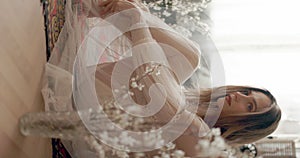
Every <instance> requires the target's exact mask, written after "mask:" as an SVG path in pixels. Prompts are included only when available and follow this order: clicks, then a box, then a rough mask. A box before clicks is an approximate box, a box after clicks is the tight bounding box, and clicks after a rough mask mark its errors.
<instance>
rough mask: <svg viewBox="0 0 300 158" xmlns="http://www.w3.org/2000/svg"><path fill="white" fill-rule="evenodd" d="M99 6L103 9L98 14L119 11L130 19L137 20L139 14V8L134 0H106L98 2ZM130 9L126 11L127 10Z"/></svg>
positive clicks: (104, 14) (102, 14) (103, 14)
mask: <svg viewBox="0 0 300 158" xmlns="http://www.w3.org/2000/svg"><path fill="white" fill-rule="evenodd" d="M99 6H100V7H102V8H103V9H102V10H101V12H100V16H104V17H105V16H107V15H109V14H113V13H121V14H122V15H124V16H126V17H127V18H129V19H131V20H135V21H137V20H139V19H140V15H141V8H140V7H139V6H138V4H136V3H135V2H134V1H132V2H131V1H128V0H107V1H103V2H100V4H99ZM129 9H131V10H130V11H126V10H129Z"/></svg>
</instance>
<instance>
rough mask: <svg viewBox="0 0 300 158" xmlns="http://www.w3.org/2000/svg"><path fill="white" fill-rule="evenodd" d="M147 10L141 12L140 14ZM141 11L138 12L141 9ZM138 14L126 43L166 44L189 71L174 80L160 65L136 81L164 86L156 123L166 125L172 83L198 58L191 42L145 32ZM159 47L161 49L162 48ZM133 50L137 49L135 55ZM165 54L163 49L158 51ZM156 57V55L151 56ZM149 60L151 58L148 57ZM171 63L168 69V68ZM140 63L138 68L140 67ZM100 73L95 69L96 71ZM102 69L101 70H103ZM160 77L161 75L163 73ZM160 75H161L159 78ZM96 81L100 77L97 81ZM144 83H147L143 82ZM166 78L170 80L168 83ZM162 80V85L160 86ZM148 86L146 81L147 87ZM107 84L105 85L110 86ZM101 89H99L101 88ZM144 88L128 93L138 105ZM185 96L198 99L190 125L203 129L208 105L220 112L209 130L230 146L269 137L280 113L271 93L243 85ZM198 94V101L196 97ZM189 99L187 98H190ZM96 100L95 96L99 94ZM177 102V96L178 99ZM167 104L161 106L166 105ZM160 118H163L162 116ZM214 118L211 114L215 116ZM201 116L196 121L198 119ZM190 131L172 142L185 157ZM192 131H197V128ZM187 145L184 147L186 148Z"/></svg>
mask: <svg viewBox="0 0 300 158" xmlns="http://www.w3.org/2000/svg"><path fill="white" fill-rule="evenodd" d="M99 6H100V7H104V8H103V9H102V12H101V13H100V15H101V16H102V17H104V16H105V15H107V14H109V13H114V12H122V11H124V10H127V9H132V8H138V9H142V10H146V9H145V7H143V6H142V5H141V4H140V3H137V2H134V1H131V2H128V1H105V2H102V3H100V5H99ZM146 11H147V10H146ZM141 12H142V11H141ZM140 14H141V13H139V11H136V12H132V16H131V17H132V18H131V20H133V21H132V23H133V24H135V23H138V24H139V25H143V27H140V28H138V29H133V30H131V31H130V32H129V33H130V35H129V36H128V38H129V39H131V41H132V43H133V45H134V46H135V45H141V44H144V43H145V44H150V43H153V42H157V43H163V44H167V45H168V46H172V47H173V48H175V49H176V50H178V51H179V52H180V53H181V54H182V55H183V56H184V57H185V58H187V59H188V62H189V63H190V66H191V67H192V68H191V69H190V71H188V70H189V69H186V72H185V73H182V72H180V73H177V74H178V75H179V76H177V77H178V78H177V80H176V81H175V80H174V79H172V77H176V75H174V76H173V75H172V76H171V75H170V74H169V73H170V72H169V71H168V70H165V69H164V67H163V66H161V67H159V68H158V69H160V70H161V73H160V74H161V75H160V76H159V77H156V76H154V75H150V76H148V77H145V79H144V80H145V81H143V80H140V83H143V84H145V87H146V88H145V89H147V86H148V85H149V83H150V82H159V83H162V84H163V85H164V86H166V87H167V94H168V98H167V104H165V106H164V108H162V109H161V111H160V112H158V113H157V114H156V116H155V117H156V119H158V120H159V121H161V122H165V121H166V120H167V121H169V120H170V118H171V117H172V115H173V116H174V115H175V112H173V113H172V112H170V111H172V110H170V107H171V109H172V108H175V109H176V108H177V107H176V105H174V104H177V103H178V102H180V101H178V102H174V101H171V100H176V98H177V97H178V96H177V95H180V94H179V93H176V91H178V89H176V86H177V85H182V83H183V82H184V81H186V79H187V78H188V77H190V75H191V74H192V73H193V72H194V71H195V68H196V67H197V65H198V63H199V56H198V51H197V48H196V46H194V45H193V44H191V43H188V44H190V45H184V44H187V42H185V39H178V38H177V37H175V36H174V37H172V34H167V33H165V32H164V30H162V29H155V28H151V27H150V28H148V27H147V25H146V24H143V23H146V22H145V21H146V20H147V19H143V17H142V15H140ZM152 47H155V48H147V47H144V48H146V49H149V50H152V49H154V50H159V48H156V46H155V45H154V46H152ZM163 49H164V48H163ZM136 51H138V52H136V57H138V58H139V59H140V60H144V58H151V57H149V54H147V53H152V54H151V55H152V56H155V55H156V54H155V53H154V52H151V51H146V50H143V49H138V50H136ZM139 51H142V53H141V52H139ZM162 52H164V53H166V51H162ZM133 53H135V52H134V51H133ZM134 55H135V54H133V55H132V57H130V58H135V57H134ZM157 55H158V56H160V54H157ZM166 58H167V60H168V61H169V64H170V67H171V68H174V69H176V68H178V67H176V66H174V65H176V64H178V63H174V62H172V61H171V59H170V58H169V57H168V54H166ZM153 59H155V58H153ZM115 64H116V63H110V64H102V65H99V66H98V68H99V69H98V70H99V71H97V73H98V75H99V76H101V73H104V72H105V71H106V73H111V71H112V70H113V68H114V67H115ZM172 64H174V65H172ZM145 65H146V64H144V65H143V66H141V67H145ZM100 67H101V68H102V70H101V68H100ZM103 70H104V71H103ZM140 73H141V72H139V70H137V71H135V72H134V73H133V75H132V76H134V75H137V74H140ZM164 73H166V74H164ZM164 75H165V76H164ZM98 79H99V78H98ZM99 80H101V79H99ZM147 80H150V81H147ZM172 80H173V81H174V82H172ZM166 81H167V82H166ZM147 82H149V83H147ZM110 84H111V83H109V85H110ZM101 88H102V87H99V89H101ZM147 91H148V90H145V91H139V90H135V89H134V88H132V92H133V93H134V94H135V95H134V96H133V98H134V100H135V101H136V102H137V103H138V104H142V105H143V104H147V103H148V102H149V101H150V98H149V96H147V95H145V93H147ZM185 95H186V96H189V97H187V98H186V99H187V100H189V99H191V100H193V99H199V108H198V110H197V115H198V116H199V117H200V119H199V118H195V119H194V120H193V122H192V126H196V127H197V128H199V127H200V129H201V127H202V130H205V128H207V127H205V125H203V124H204V122H203V121H202V119H204V118H205V115H207V114H208V112H207V111H208V110H207V109H208V107H209V105H211V106H214V107H217V108H220V109H222V110H221V114H220V116H219V118H218V120H217V122H216V123H215V125H214V127H219V128H220V129H221V134H222V136H223V137H224V138H225V139H226V140H227V142H229V143H231V144H236V145H238V144H246V143H251V142H254V141H257V140H259V139H261V138H263V137H265V136H267V135H269V134H271V133H272V132H273V131H274V130H275V129H276V128H277V125H278V122H279V120H280V117H281V111H280V109H279V107H278V105H277V103H276V100H275V98H274V97H273V95H272V94H271V93H270V92H269V91H267V90H264V89H259V88H254V87H247V86H224V87H218V88H214V89H208V90H201V92H200V93H199V92H196V91H194V90H190V91H189V90H187V91H186V92H185ZM199 95H200V97H198V96H199ZM191 96H192V97H191ZM99 97H100V96H99ZM179 98H180V97H179ZM166 106H167V107H166ZM166 114H169V115H167V116H166ZM215 114H216V113H215ZM201 118H202V119H201ZM192 128H193V127H191V126H190V127H189V128H187V129H188V130H187V131H185V133H183V135H182V136H180V137H179V138H178V139H176V141H175V142H177V146H178V147H179V148H181V149H183V150H184V151H186V153H187V154H188V155H193V154H195V153H194V151H193V150H192V149H191V148H190V146H191V145H192V144H195V143H196V141H195V140H197V138H195V137H194V136H192V137H190V135H188V134H187V133H189V132H188V131H189V130H191V131H192V130H193V129H192ZM198 132H201V130H199V131H198ZM186 143H187V144H189V145H187V144H186Z"/></svg>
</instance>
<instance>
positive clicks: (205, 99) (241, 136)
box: [197, 86, 281, 144]
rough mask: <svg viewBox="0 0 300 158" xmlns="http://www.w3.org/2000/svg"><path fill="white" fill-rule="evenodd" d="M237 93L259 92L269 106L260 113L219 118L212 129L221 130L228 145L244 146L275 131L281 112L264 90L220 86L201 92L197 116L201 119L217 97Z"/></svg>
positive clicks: (272, 97) (268, 93) (273, 99)
mask: <svg viewBox="0 0 300 158" xmlns="http://www.w3.org/2000/svg"><path fill="white" fill-rule="evenodd" d="M237 91H239V92H246V91H256V92H261V93H263V94H265V95H266V96H268V97H269V98H270V100H271V105H270V106H269V108H268V109H266V110H265V111H262V112H254V113H246V114H245V113H244V114H239V115H230V116H224V117H223V116H220V117H219V119H218V121H217V122H216V124H215V125H214V127H219V128H220V129H221V134H222V136H223V137H224V138H225V139H226V141H227V142H228V143H230V144H246V143H250V142H254V141H257V140H259V139H261V138H263V137H266V136H267V135H269V134H271V133H272V132H273V131H275V129H276V128H277V126H278V123H279V120H280V119H281V110H280V108H279V106H278V105H277V102H276V99H275V97H274V96H273V95H272V94H271V93H270V92H269V91H268V90H266V89H260V88H254V87H248V86H222V87H217V88H212V89H205V90H201V92H200V108H199V109H200V110H199V112H198V113H197V114H198V116H200V117H202V118H203V117H204V116H205V112H206V109H207V107H208V105H209V104H212V105H213V104H216V100H217V99H218V98H219V97H222V96H223V97H224V95H226V94H229V93H232V92H237Z"/></svg>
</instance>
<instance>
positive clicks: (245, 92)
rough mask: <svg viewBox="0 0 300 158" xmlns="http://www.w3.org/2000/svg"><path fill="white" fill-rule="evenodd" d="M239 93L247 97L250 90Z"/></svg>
mask: <svg viewBox="0 0 300 158" xmlns="http://www.w3.org/2000/svg"><path fill="white" fill-rule="evenodd" d="M241 93H243V94H244V95H249V94H250V90H247V91H243V92H241Z"/></svg>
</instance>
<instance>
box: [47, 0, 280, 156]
mask: <svg viewBox="0 0 300 158" xmlns="http://www.w3.org/2000/svg"><path fill="white" fill-rule="evenodd" d="M95 5H96V6H95ZM86 8H90V9H88V10H91V11H90V12H88V16H89V17H95V16H100V17H101V18H99V19H100V22H98V23H97V24H96V25H98V24H99V23H100V25H98V26H99V28H100V29H99V30H97V27H94V28H95V29H94V30H93V29H91V32H89V33H88V35H87V37H91V38H89V40H83V42H82V43H83V44H82V43H81V41H80V42H79V43H80V44H81V45H80V46H79V45H76V47H74V45H75V44H74V43H73V42H78V41H76V40H74V41H73V42H72V41H71V42H70V41H69V40H65V41H67V42H65V43H64V39H63V38H70V39H72V38H71V37H74V39H76V37H80V35H77V36H76V35H74V36H73V35H72V31H73V29H70V30H68V29H67V28H68V25H69V27H70V28H74V26H76V27H77V26H78V25H76V23H74V22H73V23H66V28H65V31H66V30H67V31H66V32H68V31H69V34H67V36H65V37H64V36H63V37H61V41H59V42H60V44H61V46H62V47H63V48H65V49H61V48H60V49H55V51H58V52H59V53H57V52H54V53H53V55H52V56H51V59H50V63H49V64H48V65H47V72H46V73H48V74H47V75H48V80H49V81H48V82H49V85H48V87H50V86H51V84H52V85H55V84H61V85H64V86H65V85H66V82H65V81H66V79H70V78H71V77H70V75H69V74H67V73H66V72H65V71H62V70H60V69H58V68H57V67H59V68H61V69H64V70H67V71H68V72H70V73H73V77H74V78H75V79H74V81H75V86H73V93H66V91H68V90H69V89H67V88H62V87H61V86H57V85H55V86H53V87H54V88H49V89H51V91H54V93H55V95H59V97H60V98H64V97H62V95H64V96H66V97H70V96H71V95H73V97H74V100H75V104H74V105H76V106H77V107H76V108H77V109H79V110H80V109H81V108H82V107H80V103H82V106H83V107H86V106H88V105H94V104H95V103H96V102H99V103H100V104H101V105H102V106H103V107H104V109H105V108H106V107H105V106H107V103H108V102H109V101H111V100H116V102H114V103H116V104H117V105H118V106H119V107H118V108H119V109H122V110H123V111H126V112H127V113H130V114H132V115H134V116H139V117H145V116H147V117H149V118H150V120H151V121H153V122H154V124H156V126H157V127H156V129H158V128H160V127H167V128H169V129H171V130H169V131H167V132H166V133H167V134H165V135H162V136H163V139H164V140H166V142H168V141H174V142H175V143H176V146H177V148H179V149H181V150H183V151H185V153H186V154H187V156H194V155H196V154H197V151H196V149H195V148H193V147H194V146H195V145H196V144H197V143H198V140H199V139H201V137H202V136H205V134H207V133H208V132H209V131H210V129H209V127H208V125H207V124H206V123H208V122H209V121H210V122H209V123H208V124H209V125H213V127H219V128H220V129H221V134H222V136H223V137H224V138H225V139H226V140H227V141H228V142H229V143H231V144H244V143H249V142H253V141H256V140H258V139H260V138H263V137H265V136H267V135H268V134H270V133H272V132H273V131H274V130H275V129H276V127H277V125H278V122H279V120H280V117H281V111H280V109H279V107H278V105H277V103H276V100H275V98H274V97H273V96H272V94H271V93H269V92H268V91H267V90H263V89H259V88H253V87H246V86H224V87H218V88H213V89H205V90H203V89H201V90H200V89H192V90H191V89H183V88H182V85H183V83H184V82H185V81H186V80H187V79H188V78H189V77H190V76H191V75H192V74H193V73H194V72H195V70H196V68H197V67H198V65H199V62H200V60H199V59H200V52H199V48H198V46H197V45H196V44H195V43H193V42H192V41H190V40H188V39H186V38H184V37H182V36H181V35H179V34H177V33H176V32H174V31H173V30H172V29H170V28H169V27H168V26H167V25H166V24H164V23H163V22H162V21H160V20H159V19H157V18H155V17H154V16H152V15H151V14H149V13H148V10H147V9H146V7H144V6H143V5H141V4H140V3H138V2H135V1H122V0H116V1H109V0H108V1H103V2H100V3H99V5H97V4H94V5H92V6H91V7H86ZM66 15H68V14H66ZM69 16H70V17H72V15H71V14H70V15H69ZM77 29H78V28H77ZM99 31H100V32H101V31H102V32H101V33H99ZM83 32H84V31H83ZM95 34H99V35H101V36H93V35H95ZM103 34H106V36H102V35H103ZM120 36H121V38H119V37H120ZM81 40H82V39H81ZM95 42H96V43H95ZM89 43H92V46H94V45H97V51H99V50H100V51H101V53H100V54H97V55H98V56H99V59H98V58H96V59H97V60H96V62H95V61H94V60H93V59H95V56H92V58H90V55H91V54H92V51H91V50H92V49H90V48H89V45H88V44H89ZM115 46H116V47H118V49H115ZM70 48H72V49H70ZM73 48H74V49H73ZM95 49H96V48H95ZM82 50H83V51H82ZM76 51H77V52H78V53H77V54H75V55H74V54H72V53H74V52H76ZM66 52H68V53H69V54H67V53H66ZM90 59H91V60H90ZM107 59H111V60H107ZM68 62H69V63H68ZM66 63H68V64H66ZM82 63H84V64H86V65H84V64H83V66H82ZM73 64H74V66H73ZM80 64H81V65H80ZM52 65H55V66H57V67H55V66H52ZM80 66H81V67H80ZM89 68H91V70H93V69H94V70H95V73H90V69H89ZM78 69H79V70H78ZM57 74H59V75H57ZM61 74H64V75H65V76H64V75H61ZM86 74H88V75H89V74H92V76H93V77H94V78H95V79H94V80H91V81H90V80H89V79H87V78H83V79H82V77H83V76H85V75H86ZM59 76H60V77H59ZM55 80H57V81H56V82H54V81H55ZM59 80H60V81H63V82H62V83H59V82H58V81H59ZM86 81H89V83H88V84H86V85H88V86H90V85H94V86H95V88H94V89H88V88H87V89H83V90H84V91H83V92H81V91H80V90H81V89H80V88H81V87H82V85H85V84H84V82H86ZM67 84H69V83H67ZM76 84H78V85H76ZM88 86H87V87H88ZM55 88H57V89H55ZM58 89H59V90H58ZM74 89H75V91H74ZM93 90H94V91H96V94H95V96H97V101H96V102H93V98H94V97H93V94H92V92H93ZM48 91H49V90H48ZM49 96H50V93H49V94H48V93H47V96H46V99H45V100H46V106H47V109H49V110H51V109H55V110H56V111H60V109H59V108H61V107H62V105H63V104H62V103H63V102H64V101H65V100H67V99H61V102H60V103H59V104H60V107H59V106H57V105H54V104H53V103H51V102H50V101H49V103H47V100H50V99H51V97H49ZM47 98H48V99H47ZM50 103H51V104H50ZM132 105H134V108H133V110H132ZM52 106H53V107H52ZM78 106H79V107H78ZM73 108H74V107H72V104H70V102H67V103H66V107H65V109H63V110H70V109H73ZM108 115H109V114H108ZM194 116H197V117H194ZM109 117H115V113H114V115H112V116H109ZM174 117H175V118H174ZM207 118H208V119H207ZM203 120H205V121H203ZM169 123H171V125H169ZM163 130H164V128H163ZM156 145H157V144H156ZM80 149H82V148H80ZM134 149H135V150H137V148H134ZM139 149H140V148H139ZM150 149H151V148H149V149H147V150H145V151H150ZM153 149H154V148H153Z"/></svg>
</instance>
